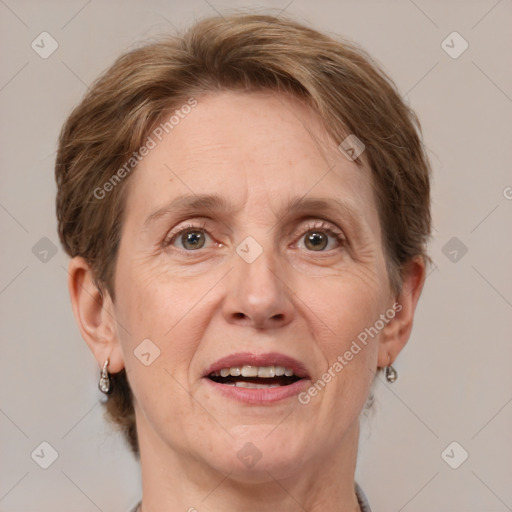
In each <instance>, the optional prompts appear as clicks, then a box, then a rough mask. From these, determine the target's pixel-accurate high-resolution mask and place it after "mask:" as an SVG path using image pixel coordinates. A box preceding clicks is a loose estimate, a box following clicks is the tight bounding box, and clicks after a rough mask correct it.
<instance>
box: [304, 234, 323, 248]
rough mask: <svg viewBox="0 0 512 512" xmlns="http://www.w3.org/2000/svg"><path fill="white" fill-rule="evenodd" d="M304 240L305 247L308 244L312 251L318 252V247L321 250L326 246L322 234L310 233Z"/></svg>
mask: <svg viewBox="0 0 512 512" xmlns="http://www.w3.org/2000/svg"><path fill="white" fill-rule="evenodd" d="M306 240H307V242H306V246H307V245H308V242H309V243H310V244H311V245H312V247H313V249H314V250H318V248H319V247H320V249H323V248H325V247H326V245H327V241H326V237H325V236H324V235H323V234H322V233H311V234H309V235H307V238H306Z"/></svg>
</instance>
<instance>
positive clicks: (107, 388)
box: [98, 359, 112, 395]
mask: <svg viewBox="0 0 512 512" xmlns="http://www.w3.org/2000/svg"><path fill="white" fill-rule="evenodd" d="M108 363H109V360H108V359H107V360H106V361H105V364H104V365H103V370H101V376H100V381H99V383H98V387H99V388H100V391H101V392H102V393H105V395H108V394H110V393H111V392H112V386H111V382H110V376H109V374H108V371H107V367H108Z"/></svg>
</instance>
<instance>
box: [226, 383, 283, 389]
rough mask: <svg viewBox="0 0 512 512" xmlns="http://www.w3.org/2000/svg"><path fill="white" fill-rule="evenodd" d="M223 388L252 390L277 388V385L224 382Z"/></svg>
mask: <svg viewBox="0 0 512 512" xmlns="http://www.w3.org/2000/svg"><path fill="white" fill-rule="evenodd" d="M224 385H225V386H236V387H237V388H252V389H264V388H278V387H280V385H279V384H256V383H254V382H242V381H236V382H226V383H224Z"/></svg>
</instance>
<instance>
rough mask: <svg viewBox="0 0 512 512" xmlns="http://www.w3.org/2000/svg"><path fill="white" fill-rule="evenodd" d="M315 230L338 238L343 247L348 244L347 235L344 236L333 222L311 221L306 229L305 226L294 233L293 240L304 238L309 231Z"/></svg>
mask: <svg viewBox="0 0 512 512" xmlns="http://www.w3.org/2000/svg"><path fill="white" fill-rule="evenodd" d="M305 222H307V221H305ZM315 229H318V230H322V231H325V232H327V233H328V234H330V235H331V236H333V237H334V238H336V240H337V241H338V242H339V243H340V244H341V245H343V244H345V243H347V239H346V237H345V235H344V234H343V231H341V230H340V229H339V228H337V227H336V226H335V225H334V224H332V223H331V222H328V221H325V220H316V221H309V224H307V225H306V228H304V226H303V227H301V228H299V229H297V230H296V231H295V232H294V234H293V238H294V240H295V238H296V237H298V236H304V235H305V234H306V233H307V232H308V231H313V230H315ZM313 252H314V251H313ZM318 252H329V251H318Z"/></svg>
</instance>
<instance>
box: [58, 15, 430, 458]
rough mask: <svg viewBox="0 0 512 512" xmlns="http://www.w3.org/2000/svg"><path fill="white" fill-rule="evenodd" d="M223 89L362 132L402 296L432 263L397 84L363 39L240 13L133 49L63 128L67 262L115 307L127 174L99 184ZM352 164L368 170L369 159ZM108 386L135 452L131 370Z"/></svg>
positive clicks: (112, 413) (116, 418)
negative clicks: (155, 132) (419, 262)
mask: <svg viewBox="0 0 512 512" xmlns="http://www.w3.org/2000/svg"><path fill="white" fill-rule="evenodd" d="M222 90H246V91H278V92H286V93H290V94H293V95H294V96H296V97H298V98H300V99H301V100H303V101H304V102H305V103H306V104H307V105H309V106H311V107H312V108H313V109H314V110H315V112H317V113H318V115H319V116H320V118H321V120H322V122H323V124H324V126H325V129H326V131H327V133H329V134H330V135H331V136H332V137H334V140H336V141H339V142H340V143H341V142H342V141H343V140H344V139H345V138H346V137H347V136H348V135H349V134H354V135H356V137H357V138H358V139H359V140H360V141H362V142H363V143H364V145H365V147H366V149H365V151H364V154H363V155H362V156H363V157H364V159H365V160H366V163H367V165H368V167H369V169H370V171H371V174H372V183H373V186H374V190H375V195H376V198H377V206H378V211H379V216H380V222H381V228H382V234H383V250H384V253H385V255H386V262H387V269H388V275H389V281H390V286H391V287H392V289H393V290H394V291H395V292H398V291H399V290H400V288H401V285H402V280H401V270H402V268H403V265H404V264H405V263H406V262H408V261H409V260H411V259H412V258H413V257H414V256H418V255H419V256H421V257H423V258H424V260H425V262H426V263H431V259H430V258H429V256H428V255H427V253H426V245H427V242H428V238H429V236H430V230H431V216H430V173H431V170H430V164H429V161H428V158H427V155H426V152H425V150H424V147H423V144H422V142H421V126H420V123H419V120H418V118H417V116H416V114H415V113H414V112H413V111H412V110H411V109H410V108H409V107H408V106H407V105H406V104H405V103H404V102H403V101H402V98H401V96H400V94H399V92H398V90H397V88H396V86H395V85H394V83H393V82H392V81H391V79H390V78H389V77H388V76H387V75H386V74H385V73H384V71H383V70H382V69H381V68H380V66H379V65H378V64H377V63H376V62H375V61H374V60H373V59H372V58H371V57H370V56H369V55H368V54H367V53H366V52H365V51H364V50H363V49H362V48H360V47H359V46H358V45H356V44H355V43H352V42H349V41H347V40H344V39H341V38H337V39H334V38H331V37H329V36H327V35H325V34H322V33H319V32H317V31H315V30H313V29H311V28H308V27H306V26H304V25H302V24H299V23H297V22H295V21H294V20H292V19H290V18H284V17H283V16H280V17H279V18H278V17H274V16H271V15H256V14H239V13H235V14H231V15H229V16H224V17H222V16H218V17H211V18H207V19H203V20H201V21H199V22H197V23H196V24H195V25H193V26H192V27H191V28H189V29H188V30H187V31H186V32H185V33H184V34H183V35H181V36H165V37H164V38H162V39H160V40H158V41H156V42H151V43H149V44H146V45H144V46H142V47H139V48H137V49H134V50H132V51H129V52H128V53H125V54H124V55H122V56H121V57H119V58H118V59H117V60H116V62H115V63H114V64H113V65H112V67H110V69H108V70H107V71H106V72H105V73H104V74H103V75H102V76H100V78H99V79H98V80H97V81H96V82H95V83H94V84H93V85H92V86H91V87H90V89H89V90H88V92H87V94H86V95H85V97H84V99H83V100H82V102H81V103H80V104H79V105H78V106H77V107H76V108H75V109H74V110H73V112H72V113H71V115H70V116H69V118H68V119H67V121H66V123H65V124H64V126H63V128H62V131H61V134H60V139H59V147H58V153H57V159H56V166H55V176H56V181H57V187H58V192H57V201H56V206H57V219H58V230H59V237H60V240H61V243H62V245H63V246H64V249H65V250H66V252H67V253H68V254H69V255H70V256H71V257H74V256H77V255H79V256H83V257H84V258H85V259H86V260H87V262H88V263H89V264H90V266H91V268H92V270H93V274H94V279H95V283H96V285H97V286H98V289H99V290H100V292H101V293H103V290H107V291H108V293H109V294H110V296H111V297H112V300H115V296H114V289H113V282H114V279H113V277H114V272H115V263H116V257H117V251H118V247H119V242H120V230H121V225H122V222H123V206H124V203H125V199H126V198H125V197H124V196H125V194H124V191H125V189H126V187H125V185H126V182H127V180H128V179H129V176H126V177H125V178H124V179H123V180H120V181H119V182H118V183H117V182H116V183H115V184H114V185H115V186H112V187H109V193H108V195H106V196H105V197H98V193H97V191H98V188H99V187H100V188H101V187H104V184H105V183H107V182H108V181H109V180H112V177H113V176H114V175H115V174H116V172H119V170H120V169H121V168H122V166H123V165H125V164H126V162H127V161H128V160H129V159H130V158H131V157H132V155H133V154H134V152H135V151H136V150H138V149H139V148H140V147H141V146H142V145H143V144H144V141H145V140H146V138H147V137H148V134H149V133H150V132H151V130H152V129H153V128H154V127H155V126H156V125H157V123H158V122H160V121H161V118H162V116H163V115H164V114H166V113H168V112H169V111H170V109H173V108H176V107H179V106H180V105H183V104H185V103H186V102H187V100H190V97H191V96H194V95H200V94H201V92H207V91H222ZM355 162H356V163H357V164H358V165H363V161H362V158H357V159H356V160H355ZM135 167H136V166H135ZM123 176H124V174H123ZM110 188H111V190H110ZM102 190H105V189H104V188H103V189H102ZM112 382H113V392H112V394H111V395H109V397H108V400H107V401H106V411H107V416H108V419H109V420H110V421H112V422H113V423H114V424H115V425H117V426H118V428H120V429H121V431H122V432H123V434H124V435H125V436H126V439H127V441H128V443H129V445H130V447H131V449H132V451H133V453H134V454H135V455H139V450H138V441H137V432H136V425H135V414H134V408H133V402H132V398H133V397H132V393H131V389H130V385H129V383H128V380H127V378H126V373H125V370H124V369H123V370H122V371H121V372H119V373H117V374H115V375H112Z"/></svg>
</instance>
